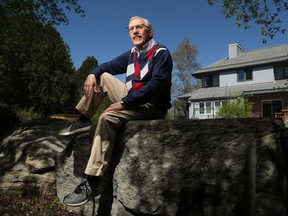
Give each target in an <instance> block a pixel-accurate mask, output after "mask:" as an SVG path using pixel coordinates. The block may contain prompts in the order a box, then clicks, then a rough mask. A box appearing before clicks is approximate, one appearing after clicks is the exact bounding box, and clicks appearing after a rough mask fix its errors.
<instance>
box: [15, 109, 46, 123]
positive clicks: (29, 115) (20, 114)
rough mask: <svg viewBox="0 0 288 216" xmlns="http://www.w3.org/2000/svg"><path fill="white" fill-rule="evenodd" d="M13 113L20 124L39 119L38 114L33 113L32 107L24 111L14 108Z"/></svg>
mask: <svg viewBox="0 0 288 216" xmlns="http://www.w3.org/2000/svg"><path fill="white" fill-rule="evenodd" d="M14 113H15V114H16V117H17V119H18V120H19V121H20V122H24V121H29V120H32V119H38V118H40V117H41V115H40V114H38V113H36V112H35V111H34V108H33V107H30V108H24V109H23V108H18V107H16V108H15V110H14Z"/></svg>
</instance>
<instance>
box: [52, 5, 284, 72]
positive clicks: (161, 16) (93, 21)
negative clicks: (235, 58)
mask: <svg viewBox="0 0 288 216" xmlns="http://www.w3.org/2000/svg"><path fill="white" fill-rule="evenodd" d="M79 4H80V5H81V6H82V8H83V9H84V11H85V17H81V16H80V15H78V14H75V13H74V12H67V15H68V18H69V20H70V24H69V25H61V26H58V27H57V30H58V31H59V32H60V34H61V36H62V38H63V40H64V42H65V43H67V44H68V46H69V48H70V54H71V58H72V62H73V63H74V66H75V68H76V69H78V68H79V67H80V66H81V64H82V63H83V61H84V60H85V59H86V58H87V57H88V56H94V57H95V58H96V59H97V60H98V63H99V64H101V63H104V62H106V61H109V60H112V59H113V58H115V57H117V56H118V55H120V54H122V53H123V52H125V51H128V50H130V49H131V48H132V47H133V44H132V43H131V41H130V38H129V34H128V31H127V26H128V22H129V19H130V17H132V16H135V15H137V16H142V17H145V18H147V19H148V20H150V22H151V24H152V26H153V28H154V39H155V40H156V41H157V42H159V43H161V44H163V45H165V46H166V47H167V48H168V49H169V50H170V52H171V54H172V53H173V52H174V51H175V50H176V49H177V47H178V46H179V44H180V43H181V42H183V41H184V39H185V38H188V39H189V40H190V43H191V44H192V45H195V46H196V47H197V49H198V51H199V54H198V56H197V60H198V62H199V63H200V64H201V66H202V68H203V67H206V66H208V65H209V64H212V63H214V62H216V61H218V60H220V59H222V58H225V57H226V56H228V45H229V44H231V43H240V44H241V46H242V47H243V48H244V49H245V50H246V51H250V50H254V49H259V48H264V47H271V46H275V45H280V44H285V43H288V33H286V34H284V35H283V34H277V35H276V36H275V37H274V38H273V39H272V40H268V41H267V43H266V44H263V43H262V39H263V36H262V35H261V34H260V26H258V25H256V24H253V23H251V26H250V28H249V29H248V30H244V29H243V28H239V27H237V26H236V24H235V19H234V18H232V19H226V18H225V16H224V15H223V14H222V13H221V12H220V11H221V6H220V4H216V5H214V6H210V5H208V3H207V0H165V1H160V0H145V1H135V0H104V1H100V0H98V1H97V0H82V1H81V0H79Z"/></svg>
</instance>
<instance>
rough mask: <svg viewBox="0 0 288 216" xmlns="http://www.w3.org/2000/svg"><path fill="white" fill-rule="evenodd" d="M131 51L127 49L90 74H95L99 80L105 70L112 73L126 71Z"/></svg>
mask: <svg viewBox="0 0 288 216" xmlns="http://www.w3.org/2000/svg"><path fill="white" fill-rule="evenodd" d="M130 53H131V52H130V51H127V52H125V53H123V54H122V55H120V56H118V57H117V58H115V59H113V60H111V61H109V62H106V63H102V64H100V65H99V66H97V67H95V68H94V69H93V70H91V71H90V72H89V74H94V75H95V76H96V79H97V80H98V79H99V78H100V76H101V75H102V74H103V73H104V72H108V73H110V74H112V75H117V74H123V73H126V69H127V65H128V61H129V56H130Z"/></svg>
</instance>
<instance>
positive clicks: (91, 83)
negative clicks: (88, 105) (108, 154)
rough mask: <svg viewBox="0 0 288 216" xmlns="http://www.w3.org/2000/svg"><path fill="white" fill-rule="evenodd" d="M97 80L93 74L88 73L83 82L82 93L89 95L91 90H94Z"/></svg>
mask: <svg viewBox="0 0 288 216" xmlns="http://www.w3.org/2000/svg"><path fill="white" fill-rule="evenodd" d="M96 87H97V82H96V77H95V75H94V74H89V75H88V76H87V78H86V81H85V83H84V93H85V96H86V97H90V95H91V92H92V91H94V92H96Z"/></svg>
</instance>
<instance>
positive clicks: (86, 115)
mask: <svg viewBox="0 0 288 216" xmlns="http://www.w3.org/2000/svg"><path fill="white" fill-rule="evenodd" d="M128 32H129V36H130V39H131V41H132V43H133V45H134V47H133V48H132V49H131V50H129V51H127V52H125V53H123V54H122V55H120V56H118V57H117V58H115V59H113V60H111V61H109V62H106V63H103V64H101V65H99V66H98V67H96V68H94V69H93V70H92V71H91V72H90V73H89V75H88V76H87V79H86V81H85V84H84V92H85V96H83V98H82V99H81V100H80V102H79V103H78V105H77V106H76V109H78V110H79V111H80V113H81V114H82V115H81V116H80V118H79V119H78V120H77V121H75V122H73V123H72V124H71V125H69V126H68V127H67V128H64V129H63V130H61V131H60V133H59V134H60V135H63V136H68V135H73V134H77V133H80V132H84V131H87V130H89V128H90V127H91V125H92V123H91V120H90V119H91V117H92V116H93V115H94V113H95V112H96V110H97V107H98V106H99V104H100V103H101V101H102V100H103V98H104V97H105V96H108V97H109V98H110V99H111V101H112V102H113V103H112V104H111V105H110V106H109V107H108V108H107V109H106V110H105V111H104V112H103V113H102V115H101V116H100V118H99V121H98V124H97V127H96V131H95V135H94V139H93V145H92V150H91V155H90V158H89V161H88V164H87V167H86V170H85V174H86V178H85V179H83V181H82V182H81V184H80V185H79V186H78V187H76V189H75V190H74V191H73V192H72V193H70V194H68V195H67V196H66V197H65V198H64V203H65V204H66V205H69V206H79V205H83V204H85V203H87V202H88V201H89V200H90V199H92V198H93V197H95V196H98V195H99V194H101V192H102V190H103V174H104V172H105V169H106V168H107V165H108V163H109V161H110V157H111V153H112V150H113V146H114V142H115V137H116V134H117V131H118V129H119V128H120V126H121V125H122V124H123V123H125V122H127V121H129V120H135V119H164V118H165V116H166V114H167V110H168V109H169V108H171V103H170V100H171V99H170V89H171V74H172V68H173V63H172V58H171V54H170V52H169V51H168V49H167V48H166V47H165V46H163V45H161V44H159V43H157V42H156V41H155V40H154V39H153V28H152V26H151V24H150V22H149V21H148V20H147V19H145V18H142V17H139V16H134V17H132V18H130V20H129V24H128ZM123 73H126V79H125V84H124V83H122V82H121V81H119V80H118V79H116V78H115V77H114V75H116V74H123Z"/></svg>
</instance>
